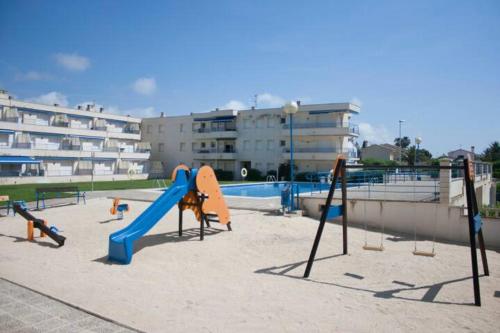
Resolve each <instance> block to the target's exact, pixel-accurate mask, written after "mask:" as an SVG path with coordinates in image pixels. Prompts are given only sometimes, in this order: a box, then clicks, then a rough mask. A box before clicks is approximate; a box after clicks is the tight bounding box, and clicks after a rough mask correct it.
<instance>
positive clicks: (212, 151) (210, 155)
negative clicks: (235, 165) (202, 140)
mask: <svg viewBox="0 0 500 333" xmlns="http://www.w3.org/2000/svg"><path fill="white" fill-rule="evenodd" d="M194 159H196V160H235V159H236V150H235V149H216V148H206V149H205V148H202V149H198V150H195V151H194Z"/></svg>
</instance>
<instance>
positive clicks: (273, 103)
mask: <svg viewBox="0 0 500 333" xmlns="http://www.w3.org/2000/svg"><path fill="white" fill-rule="evenodd" d="M285 103H286V100H285V99H284V98H282V97H279V96H276V95H272V94H270V93H263V94H258V95H257V107H259V108H260V107H270V108H276V107H281V106H283V105H284V104H285Z"/></svg>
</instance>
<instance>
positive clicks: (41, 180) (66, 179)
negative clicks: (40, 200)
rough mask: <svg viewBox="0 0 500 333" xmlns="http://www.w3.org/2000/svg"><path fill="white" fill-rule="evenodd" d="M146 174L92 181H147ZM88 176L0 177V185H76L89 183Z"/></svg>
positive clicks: (103, 177)
mask: <svg viewBox="0 0 500 333" xmlns="http://www.w3.org/2000/svg"><path fill="white" fill-rule="evenodd" d="M147 178H148V174H136V175H134V176H132V177H129V176H128V175H103V176H94V181H95V182H99V181H115V180H135V179H147ZM91 180H92V177H91V176H90V175H83V176H53V177H1V178H0V185H13V184H14V185H15V184H50V183H76V182H90V181H91Z"/></svg>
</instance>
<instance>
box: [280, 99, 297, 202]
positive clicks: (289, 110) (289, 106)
mask: <svg viewBox="0 0 500 333" xmlns="http://www.w3.org/2000/svg"><path fill="white" fill-rule="evenodd" d="M297 111H299V106H298V105H297V103H295V102H289V103H286V104H285V105H284V106H283V112H284V113H285V114H288V116H289V119H290V198H291V201H290V211H294V210H295V207H294V204H293V115H294V114H295V113H297Z"/></svg>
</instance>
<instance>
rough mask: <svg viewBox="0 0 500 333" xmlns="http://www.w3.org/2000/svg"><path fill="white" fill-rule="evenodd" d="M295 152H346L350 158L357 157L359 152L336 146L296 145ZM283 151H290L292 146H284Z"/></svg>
mask: <svg viewBox="0 0 500 333" xmlns="http://www.w3.org/2000/svg"><path fill="white" fill-rule="evenodd" d="M293 152H294V153H337V154H344V155H346V156H347V157H350V158H356V157H357V156H358V153H357V151H356V150H351V149H338V148H335V147H294V148H293ZM283 153H290V148H288V147H286V148H283Z"/></svg>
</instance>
